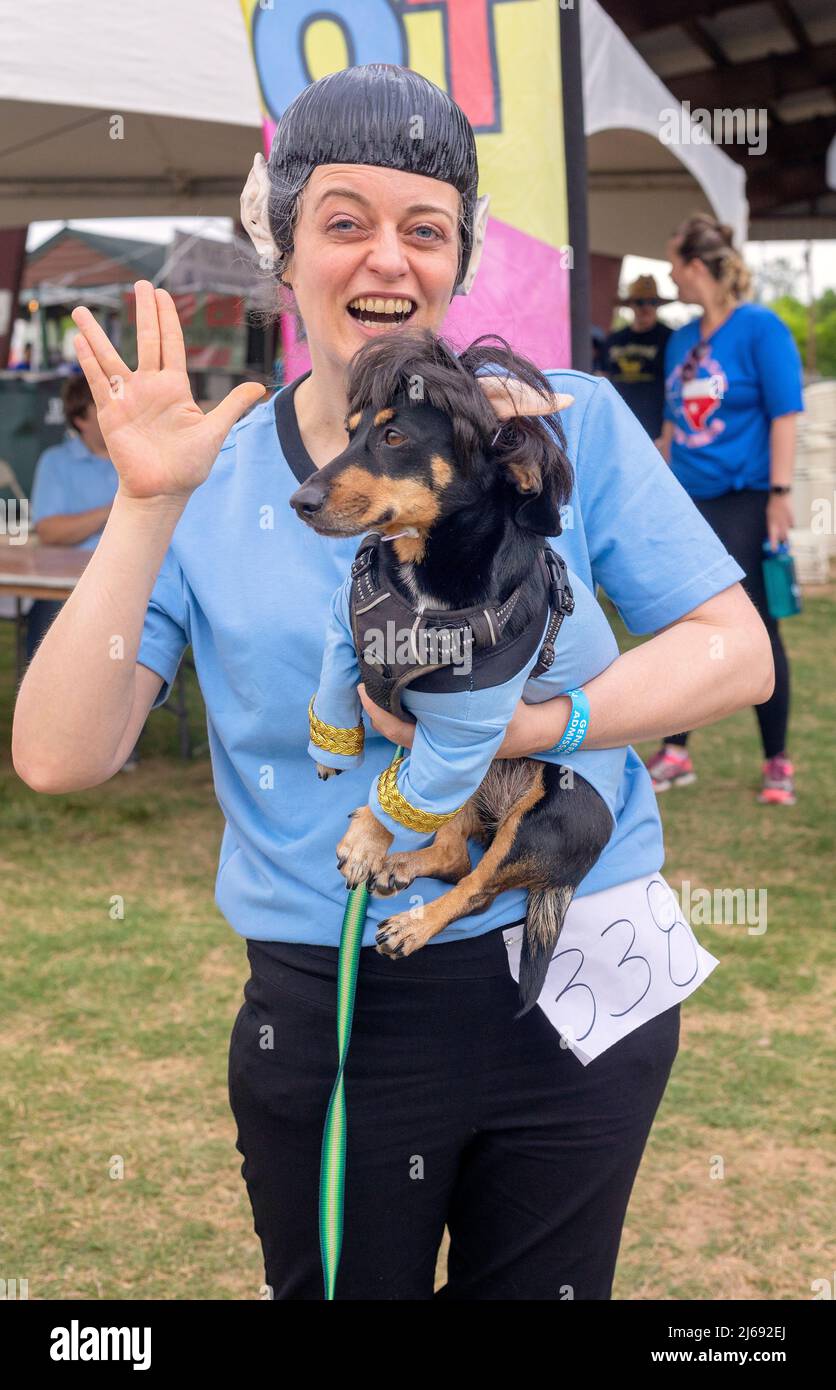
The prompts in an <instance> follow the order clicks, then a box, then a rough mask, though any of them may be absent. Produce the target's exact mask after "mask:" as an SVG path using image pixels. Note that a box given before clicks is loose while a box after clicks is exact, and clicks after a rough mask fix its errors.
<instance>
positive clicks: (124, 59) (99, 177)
mask: <svg viewBox="0 0 836 1390" xmlns="http://www.w3.org/2000/svg"><path fill="white" fill-rule="evenodd" d="M0 30H2V33H3V59H2V63H0V131H2V135H0V225H3V226H7V227H9V226H16V225H21V224H24V223H26V222H34V221H42V220H49V219H51V218H59V219H66V218H72V217H120V216H134V217H140V216H149V217H153V216H166V215H171V216H182V215H184V214H188V215H192V216H210V215H211V216H226V217H229V216H234V215H236V213H237V208H238V198H239V196H240V192H241V188H242V187H243V184H244V180H245V179H246V176H247V171H248V169H249V167H250V164H251V163H252V158H253V155H254V154H255V152H256V150H258V149H260V148H261V113H260V109H259V102H258V89H257V85H256V79H255V72H254V69H253V65H252V61H251V59H250V55H249V49H248V45H247V35H246V31H245V28H244V20H243V17H242V14H241V9H240V6H239V5H238V3H237V0H175V3H172V0H142V2H141V3H140V4H134V5H114V4H113V3H112V0H81V3H79V0H76V3H70V0H40V3H39V4H37V5H21V4H19V3H18V0H0ZM118 117H121V118H122V120H123V122H124V127H123V129H122V131H121V132H120V128H119V124H118V120H114V118H118ZM120 133H121V135H122V138H114V137H118V136H119V134H120Z"/></svg>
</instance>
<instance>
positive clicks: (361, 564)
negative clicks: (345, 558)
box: [351, 546, 373, 579]
mask: <svg viewBox="0 0 836 1390" xmlns="http://www.w3.org/2000/svg"><path fill="white" fill-rule="evenodd" d="M372 550H373V547H372V546H367V547H366V549H365V550H361V551H360V554H359V555H358V556H357V557H356V558H355V559H354V560H352V562H351V577H352V579H356V578H357V576H358V574H364V573H365V571H366V570H367V569H368V568H369V566H370V565H371V562H372Z"/></svg>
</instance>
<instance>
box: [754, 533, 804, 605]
mask: <svg viewBox="0 0 836 1390" xmlns="http://www.w3.org/2000/svg"><path fill="white" fill-rule="evenodd" d="M763 548H764V558H763V560H762V561H761V563H762V565H763V582H764V584H765V585H766V606H767V608H768V609H769V611H770V613H771V614H772V617H773V618H791V617H792V616H793V614H794V613H800V612H801V589H800V588H799V585H798V580H797V579H796V577H795V561H794V560H793V558H792V555H791V554H790V548H789V546H788V545H787V543H786V541H781V542H780V544H779V545H778V548H777V550H773V549H772V546H771V545H770V543H769V541H768V540H766V541H764V543H763Z"/></svg>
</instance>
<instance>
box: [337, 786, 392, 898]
mask: <svg viewBox="0 0 836 1390" xmlns="http://www.w3.org/2000/svg"><path fill="white" fill-rule="evenodd" d="M391 843H392V834H391V831H389V830H387V829H386V828H385V826H382V825H381V824H380V821H379V820H378V819H377V817H376V816H375V815H374V813H373V812H372V811H371V810H370V808H369V807H368V806H359V807H358V808H357V810H356V811H352V813H351V823H350V825H349V827H348V830H347V831H346V832H345V834H344V835H343V837H342V839H341V840H340V843H339V844H338V845H337V867H338V868H339V871H340V873H341V874H342V876H343V878H344V879H345V881H346V883H347V884H348V887H349V888H356V887H357V885H358V884H360V883H365V882H366V881H367V880H369V881H371V880H372V879H373V878H374V876H375V875H376V874H378V873H380V871H381V870H382V868H383V861H384V859H385V858H386V851H387V849H388V848H389V846H390V844H391Z"/></svg>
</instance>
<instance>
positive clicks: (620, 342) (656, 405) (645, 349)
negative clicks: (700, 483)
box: [603, 275, 674, 440]
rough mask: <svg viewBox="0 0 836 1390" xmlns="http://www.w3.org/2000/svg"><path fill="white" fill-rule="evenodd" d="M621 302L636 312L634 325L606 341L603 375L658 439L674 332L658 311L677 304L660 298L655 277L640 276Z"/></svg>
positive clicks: (611, 335) (614, 334)
mask: <svg viewBox="0 0 836 1390" xmlns="http://www.w3.org/2000/svg"><path fill="white" fill-rule="evenodd" d="M618 302H619V304H623V305H625V306H627V307H628V308H630V309H632V310H633V322H632V323H631V324H630V326H629V327H628V328H621V329H619V330H618V331H617V332H616V333H611V334H610V335H609V337H608V338H607V341H606V344H605V347H604V360H603V373H604V375H605V376H607V377H609V379H610V381H611V382H612V384H613V386H614V387H615V389H616V390H617V391H618V393H619V395H621V396H623V397H624V400H625V401H626V402H627V404H628V405H629V407H630V409H631V410H632V412H633V414H634V415H635V416H636V417H637V418H638V419H639V420H640V421H641V423H642V424H643V425H644V428H645V429H646V430H647V432H648V434H649V435H650V438H651V439H653V440H656V439H658V438H659V435H660V434H661V432H662V410H663V408H664V403H665V344H666V343H667V341H668V338H669V337H670V335H671V331H672V330H671V329H670V328H668V326H667V324H665V323H660V322H659V319H658V318H657V315H656V310H657V308H658V307H659V305H660V304H672V303H673V302H674V301H673V300H671V299H662V298H660V296H659V292H658V290H657V288H656V281H655V280H654V278H653V276H652V275H640V276H639V277H638V279H637V280H634V281H633V283H632V284H631V285H629V286H628V289H627V294H626V296H625V297H624V298H623V299H620V300H619V301H618Z"/></svg>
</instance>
